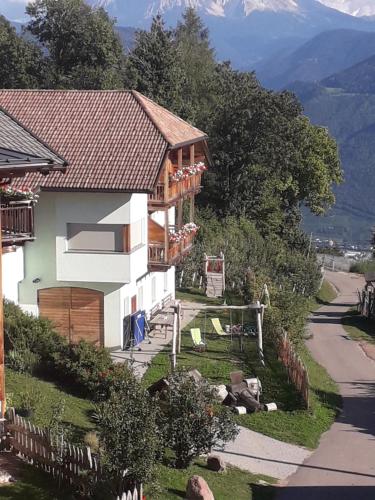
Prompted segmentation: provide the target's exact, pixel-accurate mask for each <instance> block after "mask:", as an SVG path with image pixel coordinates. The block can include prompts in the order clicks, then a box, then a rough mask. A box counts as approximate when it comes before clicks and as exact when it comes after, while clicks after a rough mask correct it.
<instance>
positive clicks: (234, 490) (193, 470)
mask: <svg viewBox="0 0 375 500" xmlns="http://www.w3.org/2000/svg"><path fill="white" fill-rule="evenodd" d="M194 474H197V475H199V476H202V477H204V479H205V480H206V481H207V483H208V485H209V487H210V489H211V490H212V492H213V494H214V497H215V499H216V500H227V499H228V498H235V499H236V500H271V499H272V498H273V495H274V492H273V490H274V488H273V487H272V486H267V485H263V484H259V480H262V481H265V482H267V483H270V484H272V483H274V480H273V479H272V478H268V477H264V476H256V475H254V474H250V473H249V472H246V471H242V470H240V469H237V468H234V467H228V469H227V472H226V473H217V472H212V471H210V470H208V469H207V467H206V465H205V464H204V462H203V461H202V460H196V461H195V462H194V463H193V464H192V465H191V466H190V467H189V468H188V469H183V470H178V469H171V468H170V467H167V466H164V465H161V466H159V467H158V470H157V477H158V483H159V485H160V486H159V489H158V490H157V491H153V490H149V491H147V489H146V496H147V497H149V495H150V498H152V499H155V500H156V499H163V500H175V499H180V498H185V496H186V495H185V493H186V484H187V481H188V479H189V478H190V477H191V476H193V475H194Z"/></svg>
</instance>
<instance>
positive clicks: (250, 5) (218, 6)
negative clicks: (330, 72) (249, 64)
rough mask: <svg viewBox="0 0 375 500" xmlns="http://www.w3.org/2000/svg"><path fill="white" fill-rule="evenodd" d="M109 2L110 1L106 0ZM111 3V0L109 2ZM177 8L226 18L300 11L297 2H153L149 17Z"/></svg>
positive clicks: (174, 0) (271, 0) (216, 0)
mask: <svg viewBox="0 0 375 500" xmlns="http://www.w3.org/2000/svg"><path fill="white" fill-rule="evenodd" d="M105 1H107V2H108V0H105ZM109 1H111V0H109ZM175 7H182V8H186V7H194V8H196V9H197V10H200V11H203V12H205V13H206V14H209V15H213V16H221V17H225V16H226V15H227V14H230V13H231V12H234V11H236V12H239V13H241V12H242V14H243V15H244V16H248V15H250V14H251V13H252V12H255V11H259V12H265V11H271V12H281V11H286V12H295V11H297V10H298V1H297V0H153V1H151V3H150V5H149V7H148V9H147V14H148V15H154V14H155V13H157V12H166V11H168V10H170V9H173V8H175Z"/></svg>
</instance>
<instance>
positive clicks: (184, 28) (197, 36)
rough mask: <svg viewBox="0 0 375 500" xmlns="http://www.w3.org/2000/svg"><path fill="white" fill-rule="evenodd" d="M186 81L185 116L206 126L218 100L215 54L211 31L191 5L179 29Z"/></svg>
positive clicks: (177, 39) (184, 87)
mask: <svg viewBox="0 0 375 500" xmlns="http://www.w3.org/2000/svg"><path fill="white" fill-rule="evenodd" d="M175 36H176V44H177V50H178V56H179V61H180V66H181V68H182V69H183V71H184V73H185V78H184V79H183V82H182V95H183V110H182V112H183V117H184V118H185V119H187V120H189V121H191V122H192V123H194V125H196V126H198V127H205V123H206V119H207V115H208V114H209V113H210V112H211V110H212V108H213V107H214V103H215V68H216V61H215V53H214V50H213V49H212V48H211V46H210V39H209V32H208V29H207V28H206V27H205V26H204V24H203V22H202V20H201V19H200V17H199V16H198V14H197V13H196V10H195V9H194V8H188V9H186V11H185V12H184V14H183V15H182V21H180V22H179V23H178V25H177V28H176V35H175Z"/></svg>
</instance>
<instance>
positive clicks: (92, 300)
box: [39, 287, 104, 346]
mask: <svg viewBox="0 0 375 500" xmlns="http://www.w3.org/2000/svg"><path fill="white" fill-rule="evenodd" d="M39 310H40V314H41V315H43V316H45V317H47V318H49V319H51V320H52V321H53V323H54V325H55V327H56V329H57V331H58V332H59V333H60V334H61V335H63V336H64V337H67V338H68V339H69V340H70V342H72V343H76V342H78V341H79V340H81V339H82V340H86V341H87V342H91V343H94V344H95V345H98V346H99V345H104V294H103V293H102V292H99V291H97V290H90V289H87V288H72V287H60V288H49V289H45V290H40V291H39Z"/></svg>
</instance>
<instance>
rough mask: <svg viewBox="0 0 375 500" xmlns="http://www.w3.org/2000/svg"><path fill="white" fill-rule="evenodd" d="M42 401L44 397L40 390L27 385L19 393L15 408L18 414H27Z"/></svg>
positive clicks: (32, 411)
mask: <svg viewBox="0 0 375 500" xmlns="http://www.w3.org/2000/svg"><path fill="white" fill-rule="evenodd" d="M43 403H44V397H43V394H42V392H41V391H40V390H39V389H36V388H35V387H29V388H28V389H26V390H24V391H21V392H20V393H19V404H18V408H17V410H18V413H19V414H20V415H25V416H29V415H30V414H31V413H34V412H35V410H37V409H38V408H39V407H40V406H41V405H43Z"/></svg>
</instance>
